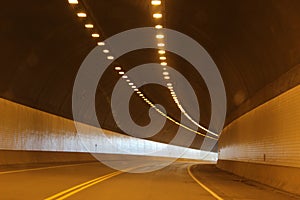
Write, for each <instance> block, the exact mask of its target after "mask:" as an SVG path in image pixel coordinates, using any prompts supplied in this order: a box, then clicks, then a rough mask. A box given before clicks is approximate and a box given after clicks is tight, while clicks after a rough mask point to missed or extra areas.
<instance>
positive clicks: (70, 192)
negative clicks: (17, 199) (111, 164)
mask: <svg viewBox="0 0 300 200" xmlns="http://www.w3.org/2000/svg"><path fill="white" fill-rule="evenodd" d="M122 173H124V172H123V171H117V172H113V173H110V174H107V175H105V176H101V177H98V178H95V179H93V180H90V181H87V182H85V183H82V184H80V185H77V186H74V187H72V188H70V189H67V190H64V191H62V192H60V193H57V194H55V195H53V196H51V197H48V198H46V199H45V200H54V199H55V200H62V199H66V198H68V197H69V196H72V195H74V194H76V193H78V192H80V191H82V190H84V189H86V188H88V187H91V186H93V185H95V184H97V183H100V182H102V181H104V180H107V179H109V178H112V177H114V176H117V175H120V174H122Z"/></svg>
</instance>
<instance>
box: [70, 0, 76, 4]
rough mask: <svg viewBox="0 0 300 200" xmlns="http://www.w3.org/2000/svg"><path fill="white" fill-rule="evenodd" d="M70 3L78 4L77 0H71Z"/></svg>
mask: <svg viewBox="0 0 300 200" xmlns="http://www.w3.org/2000/svg"><path fill="white" fill-rule="evenodd" d="M69 4H78V1H77V0H69Z"/></svg>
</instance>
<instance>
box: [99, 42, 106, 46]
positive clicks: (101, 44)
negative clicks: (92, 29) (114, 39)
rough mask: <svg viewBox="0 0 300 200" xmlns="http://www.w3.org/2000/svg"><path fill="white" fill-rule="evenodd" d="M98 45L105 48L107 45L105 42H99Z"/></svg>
mask: <svg viewBox="0 0 300 200" xmlns="http://www.w3.org/2000/svg"><path fill="white" fill-rule="evenodd" d="M97 44H98V46H104V45H105V43H104V42H98V43H97Z"/></svg>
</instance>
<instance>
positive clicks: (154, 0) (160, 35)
mask: <svg viewBox="0 0 300 200" xmlns="http://www.w3.org/2000/svg"><path fill="white" fill-rule="evenodd" d="M151 4H152V6H155V7H157V6H161V4H162V3H161V0H152V1H151ZM160 10H162V9H160ZM162 17H163V15H162V13H154V14H153V18H154V19H156V20H157V19H161V18H162ZM155 27H156V28H158V29H161V28H163V26H162V25H161V24H157V25H156V26H155ZM164 38H165V35H164V34H163V33H162V32H161V30H158V33H157V35H156V39H157V40H158V41H157V42H158V43H157V46H158V47H159V48H161V50H160V51H159V52H158V53H159V60H160V62H161V63H160V64H161V65H162V66H167V65H168V64H167V62H166V60H167V57H166V55H165V53H166V52H165V49H163V47H165V43H163V41H162V40H163V39H164ZM162 75H163V77H164V79H165V80H166V81H167V87H168V89H169V90H170V94H171V96H172V98H173V100H174V102H175V103H176V105H177V107H178V108H179V109H180V111H181V112H182V113H183V114H184V115H185V116H186V117H187V118H188V119H189V120H190V121H191V122H192V123H193V124H195V125H196V126H197V127H199V128H200V129H202V130H204V131H206V132H208V133H210V134H211V135H214V136H217V137H218V134H216V133H214V132H212V131H210V130H208V129H206V128H205V127H203V126H201V125H200V124H199V123H197V122H196V121H195V120H193V119H192V117H191V116H190V115H189V114H188V113H187V112H186V111H185V110H184V108H183V107H182V105H181V104H180V101H179V100H178V97H177V95H176V93H175V91H174V89H173V85H172V83H170V79H171V77H170V74H169V72H168V71H167V68H166V67H164V68H163V72H162Z"/></svg>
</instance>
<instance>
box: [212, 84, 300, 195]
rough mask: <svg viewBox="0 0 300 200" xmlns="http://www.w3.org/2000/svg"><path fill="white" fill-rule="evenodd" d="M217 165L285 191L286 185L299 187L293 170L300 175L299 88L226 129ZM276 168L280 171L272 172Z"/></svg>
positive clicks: (271, 101)
mask: <svg viewBox="0 0 300 200" xmlns="http://www.w3.org/2000/svg"><path fill="white" fill-rule="evenodd" d="M241 163H242V164H241ZM246 163H249V165H247V164H246ZM218 166H219V167H220V168H223V169H225V170H228V171H231V172H234V173H236V174H239V175H242V176H246V177H247V178H252V179H254V180H257V181H260V182H263V183H267V184H271V185H272V186H275V187H279V188H281V189H285V190H287V188H288V187H285V185H290V186H291V185H295V184H296V185H298V186H299V181H298V180H297V181H295V180H296V179H294V178H293V177H295V174H293V173H290V171H293V172H297V173H298V175H299V173H300V86H299V85H298V86H297V87H294V88H292V89H290V90H289V91H287V92H285V93H283V94H281V95H279V96H277V97H276V98H274V99H272V100H270V101H268V102H266V103H264V104H262V105H260V106H258V107H256V108H255V109H253V110H251V111H250V112H248V113H246V114H245V115H243V116H241V117H240V118H238V119H236V120H234V121H233V122H232V123H231V124H229V125H228V126H227V127H225V129H224V130H223V132H222V134H221V136H220V140H219V162H218ZM258 166H259V167H258ZM274 166H278V167H279V168H280V170H272V169H275V168H276V167H274ZM279 168H278V169H279ZM276 169H277V168H276ZM290 169H293V170H290ZM292 180H294V182H292ZM289 181H290V182H289ZM291 187H292V186H291ZM293 192H296V191H295V190H294V191H293ZM298 193H299V192H298Z"/></svg>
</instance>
